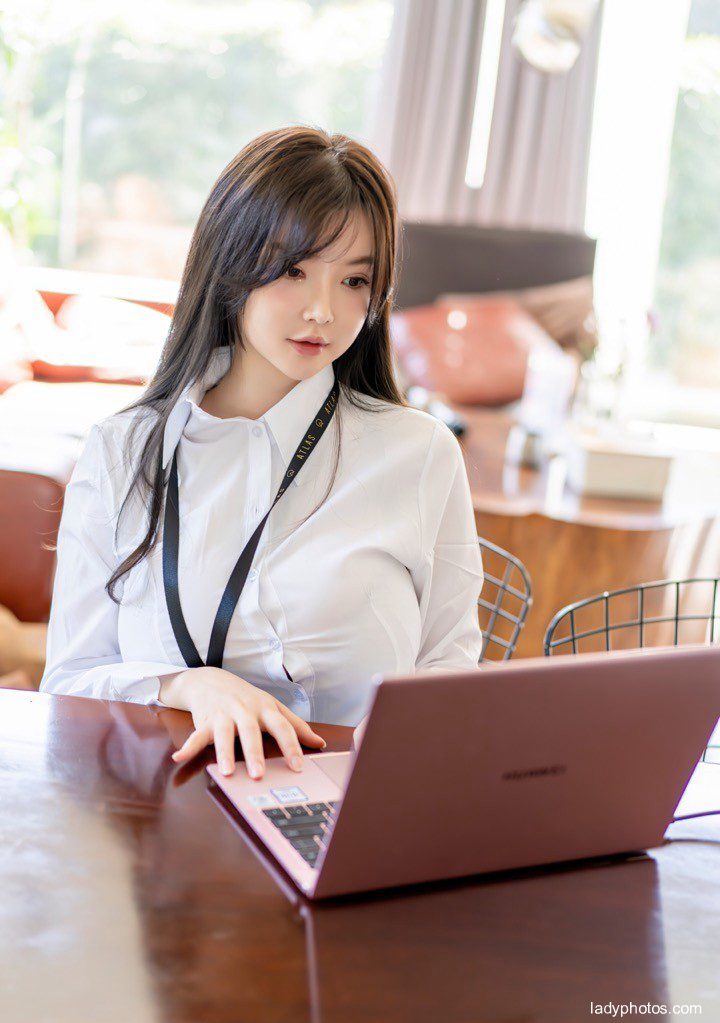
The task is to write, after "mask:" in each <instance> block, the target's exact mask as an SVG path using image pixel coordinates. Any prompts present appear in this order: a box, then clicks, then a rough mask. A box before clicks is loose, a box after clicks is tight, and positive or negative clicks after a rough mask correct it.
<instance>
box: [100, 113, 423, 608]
mask: <svg viewBox="0 0 720 1023" xmlns="http://www.w3.org/2000/svg"><path fill="white" fill-rule="evenodd" d="M357 212H362V213H364V214H366V215H367V217H368V219H369V221H370V224H371V226H372V231H373V238H374V245H375V253H374V255H375V267H374V271H373V279H372V286H371V293H370V305H369V309H368V315H367V318H366V320H365V322H364V324H363V326H362V328H361V330H360V333H359V334H358V336H357V338H356V339H355V341H354V343H353V344H352V345H351V346H350V347H349V348H348V349H347V351H345V352H344V353H343V354H342V355H341V356H340V357H339V358H338V359H336V360H335V362H334V363H333V366H334V370H335V377H336V379H337V381H338V382H339V384H340V400H341V402H342V401H349V402H351V403H352V404H355V405H360V407H367V406H365V405H363V403H362V400H358V397H357V393H359V394H360V395H367V396H369V397H372V398H380V399H383V400H385V401H388V402H391V403H393V404H396V405H403V404H404V400H403V398H402V395H401V393H400V391H399V389H398V386H397V383H396V381H395V377H394V374H393V361H392V350H391V345H390V333H389V316H390V309H391V297H392V294H393V291H394V285H395V274H396V253H397V246H398V241H399V238H398V231H399V226H398V215H397V200H396V195H395V187H394V184H393V181H392V179H391V177H390V175H389V174H388V172H387V171H386V170H385V168H384V167H383V166H382V164H381V163H380V161H379V160H378V159H377V157H375V156H374V155H373V153H371V152H370V150H369V149H367V148H366V147H365V146H363V145H361V144H360V143H359V142H356V141H355V140H353V139H351V138H348V137H347V136H345V135H328V134H327V133H326V132H324V131H321V130H319V129H316V128H309V127H289V128H281V129H278V130H276V131H269V132H266V133H265V134H263V135H260V136H259V137H258V138H256V139H254V140H253V141H252V142H250V143H248V145H246V146H245V148H244V149H242V150H241V151H240V152H239V153H238V155H237V156H236V157H235V159H234V160H232V161H231V162H230V163H229V164H228V165H227V167H226V168H225V170H224V171H223V172H222V174H221V175H220V177H219V178H218V180H217V181H216V182H215V185H214V186H213V189H212V191H211V193H210V195H209V197H208V200H207V202H206V203H205V206H204V207H203V210H202V212H201V214H200V219H199V220H198V222H197V226H196V228H195V232H194V234H193V238H192V241H191V243H190V251H189V253H188V257H187V260H186V263H185V268H184V270H183V275H182V280H181V282H180V290H179V294H178V299H177V304H176V306H175V311H174V315H173V318H172V322H171V325H170V330H169V333H168V337H167V340H166V342H165V345H164V347H163V350H162V354H161V356H160V362H159V364H158V368H157V371H156V373H155V376H154V377H153V379H152V380H151V381H150V383H149V385H148V387H147V389H146V390H145V391H144V392H143V395H142V397H141V398H139V399H138V401H137V402H135V403H134V404H133V405H131V406H130V408H131V409H140V410H144V412H145V414H144V415H143V414H142V413H141V414H140V415H138V416H137V417H136V419H135V420H134V422H133V423H132V425H131V427H130V430H129V431H128V437H127V443H126V449H125V455H126V459H127V461H128V464H129V465H130V466H131V473H132V477H131V483H130V487H129V489H128V492H127V494H126V495H125V499H124V501H123V504H122V507H121V509H120V516H122V513H123V511H124V510H125V508H126V507H127V506H128V502H129V500H130V498H131V497H132V496H133V495H134V494H137V495H139V496H140V497H141V499H142V501H143V503H145V504H146V505H147V508H148V521H147V531H146V533H145V536H144V537H143V539H142V541H141V542H140V544H139V545H138V546H137V547H136V548H135V550H134V551H132V553H131V554H130V555H128V557H127V558H125V560H124V561H123V562H122V563H121V564H120V565H119V566H118V567H117V569H116V570H115V571H114V572H113V574H112V576H111V577H110V579H109V580H108V583H107V586H106V589H107V592H108V594H109V595H110V597H111V598H112V599H113V600H114V601H115V602H116V603H119V601H118V599H117V597H116V595H115V587H116V584H117V583H118V581H119V580H120V579H121V578H122V577H123V576H124V575H125V574H126V573H127V572H129V571H130V569H131V568H133V567H134V566H135V565H137V564H138V562H140V561H142V559H143V558H145V557H147V555H148V554H149V553H150V551H152V549H153V548H154V547H155V545H156V543H157V541H158V538H159V530H160V517H161V514H162V511H163V505H164V498H165V485H166V473H165V470H164V469H163V464H162V462H163V435H164V431H165V425H166V423H167V419H168V416H169V415H170V412H171V411H172V409H173V408H174V406H175V405H176V404H177V402H178V400H179V398H180V396H181V394H182V393H183V391H185V390H186V389H187V388H188V387H189V386H191V385H192V384H193V383H195V382H196V381H198V380H200V379H202V377H203V376H204V375H205V373H206V372H207V370H208V368H209V366H210V364H211V362H212V360H213V357H214V355H215V352H216V350H217V349H218V348H220V347H223V346H225V345H229V346H233V347H235V346H237V347H239V348H242V347H243V339H242V336H241V331H240V329H239V327H238V324H239V322H240V313H241V312H242V310H243V308H244V306H245V303H246V301H247V298H248V295H249V294H250V292H251V291H252V290H253V289H254V288H260V287H262V286H263V285H265V284H269V283H270V282H271V281H274V280H276V279H277V278H279V277H281V276H282V275H283V274H284V273H285V272H286V271H287V270H288V269H289V268H290V267H291V266H293V265H294V264H295V263H298V262H301V261H302V260H304V259H308V258H309V257H311V256H313V255H316V254H317V253H318V252H321V251H322V250H323V249H324V248H326V247H327V246H328V245H331V244H332V243H333V242H334V241H335V240H336V239H337V238H338V237H339V236H340V235H341V234H342V232H343V230H344V229H345V226H346V225H347V223H348V221H349V219H350V218H351V217H352V216H353V215H354V214H355V213H357ZM353 392H357V393H353ZM148 417H150V418H151V424H150V427H149V429H148V430H147V433H146V435H145V437H144V441H143V443H142V446H141V449H140V451H139V453H138V452H136V451H135V446H136V441H137V432H138V430H139V429H140V428H141V426H142V427H144V425H145V424H146V423H147V419H148ZM335 419H336V421H337V422H338V426H339V419H340V417H339V416H337V415H336V417H335ZM338 443H339V442H338ZM338 458H339V447H338V448H337V450H336V462H335V470H337V464H338V462H337V459H338ZM331 486H332V483H331V484H330V487H331ZM329 490H330V488H328V493H329ZM326 496H327V495H326ZM120 516H119V517H118V528H119V520H120Z"/></svg>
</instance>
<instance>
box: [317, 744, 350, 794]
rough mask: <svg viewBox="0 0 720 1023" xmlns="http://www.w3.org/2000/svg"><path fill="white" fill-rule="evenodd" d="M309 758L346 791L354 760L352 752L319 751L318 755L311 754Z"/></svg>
mask: <svg viewBox="0 0 720 1023" xmlns="http://www.w3.org/2000/svg"><path fill="white" fill-rule="evenodd" d="M309 759H311V760H312V762H313V763H314V764H315V766H316V767H319V768H320V770H321V771H322V772H323V774H326V775H327V776H328V778H329V779H330V780H331V781H334V782H335V784H336V785H337V786H338V788H340V789H342V790H343V791H345V788H346V786H347V780H348V777H349V775H350V768H351V767H352V762H353V755H352V753H318V754H317V755H316V756H312V755H311V756H310V758H309Z"/></svg>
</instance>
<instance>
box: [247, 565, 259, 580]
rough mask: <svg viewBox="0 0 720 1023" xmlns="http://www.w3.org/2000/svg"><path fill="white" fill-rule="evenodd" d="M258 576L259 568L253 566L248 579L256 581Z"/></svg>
mask: <svg viewBox="0 0 720 1023" xmlns="http://www.w3.org/2000/svg"><path fill="white" fill-rule="evenodd" d="M257 577H258V574H257V569H256V568H251V569H250V571H249V572H248V579H249V580H250V582H251V583H254V582H255V580H256V579H257Z"/></svg>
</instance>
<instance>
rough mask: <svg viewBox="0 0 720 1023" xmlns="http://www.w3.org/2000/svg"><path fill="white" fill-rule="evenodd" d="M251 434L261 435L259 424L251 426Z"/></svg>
mask: <svg viewBox="0 0 720 1023" xmlns="http://www.w3.org/2000/svg"><path fill="white" fill-rule="evenodd" d="M253 436H255V437H262V430H261V429H260V427H259V426H253Z"/></svg>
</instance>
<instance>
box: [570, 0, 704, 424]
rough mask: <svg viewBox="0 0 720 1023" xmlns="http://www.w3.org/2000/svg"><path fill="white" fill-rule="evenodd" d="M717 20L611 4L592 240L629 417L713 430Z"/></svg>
mask: <svg viewBox="0 0 720 1023" xmlns="http://www.w3.org/2000/svg"><path fill="white" fill-rule="evenodd" d="M719 160H720V7H719V6H718V4H717V2H716V0H674V2H673V3H671V4H657V3H656V2H655V0H635V2H634V3H633V4H627V3H624V0H606V3H605V11H604V20H603V31H602V38H601V49H600V65H599V71H598V88H597V99H596V107H595V116H594V124H593V138H592V148H591V159H590V176H589V190H588V215H587V221H586V230H587V231H588V233H589V234H591V235H594V236H595V237H597V238H598V251H597V261H596V296H597V306H598V313H599V323H600V330H601V342H602V345H603V347H604V350H605V358H606V364H607V365H608V366H609V367H611V366H612V364H613V362H614V363H616V364H617V365H621V366H622V370H623V374H624V394H623V397H622V399H621V402H620V406H619V407H620V409H621V411H623V412H624V413H626V414H627V415H630V416H639V417H643V418H648V419H657V420H668V421H678V422H690V423H692V422H696V423H699V424H707V425H716V426H720V410H718V408H717V395H716V393H714V392H713V390H712V389H713V388H717V387H718V386H720V300H719V299H718V298H717V295H718V293H719V290H718V287H717V280H718V278H719V277H720V216H719V215H718V213H717V208H718V201H719V199H720V185H718V179H717V166H718V161H719Z"/></svg>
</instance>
